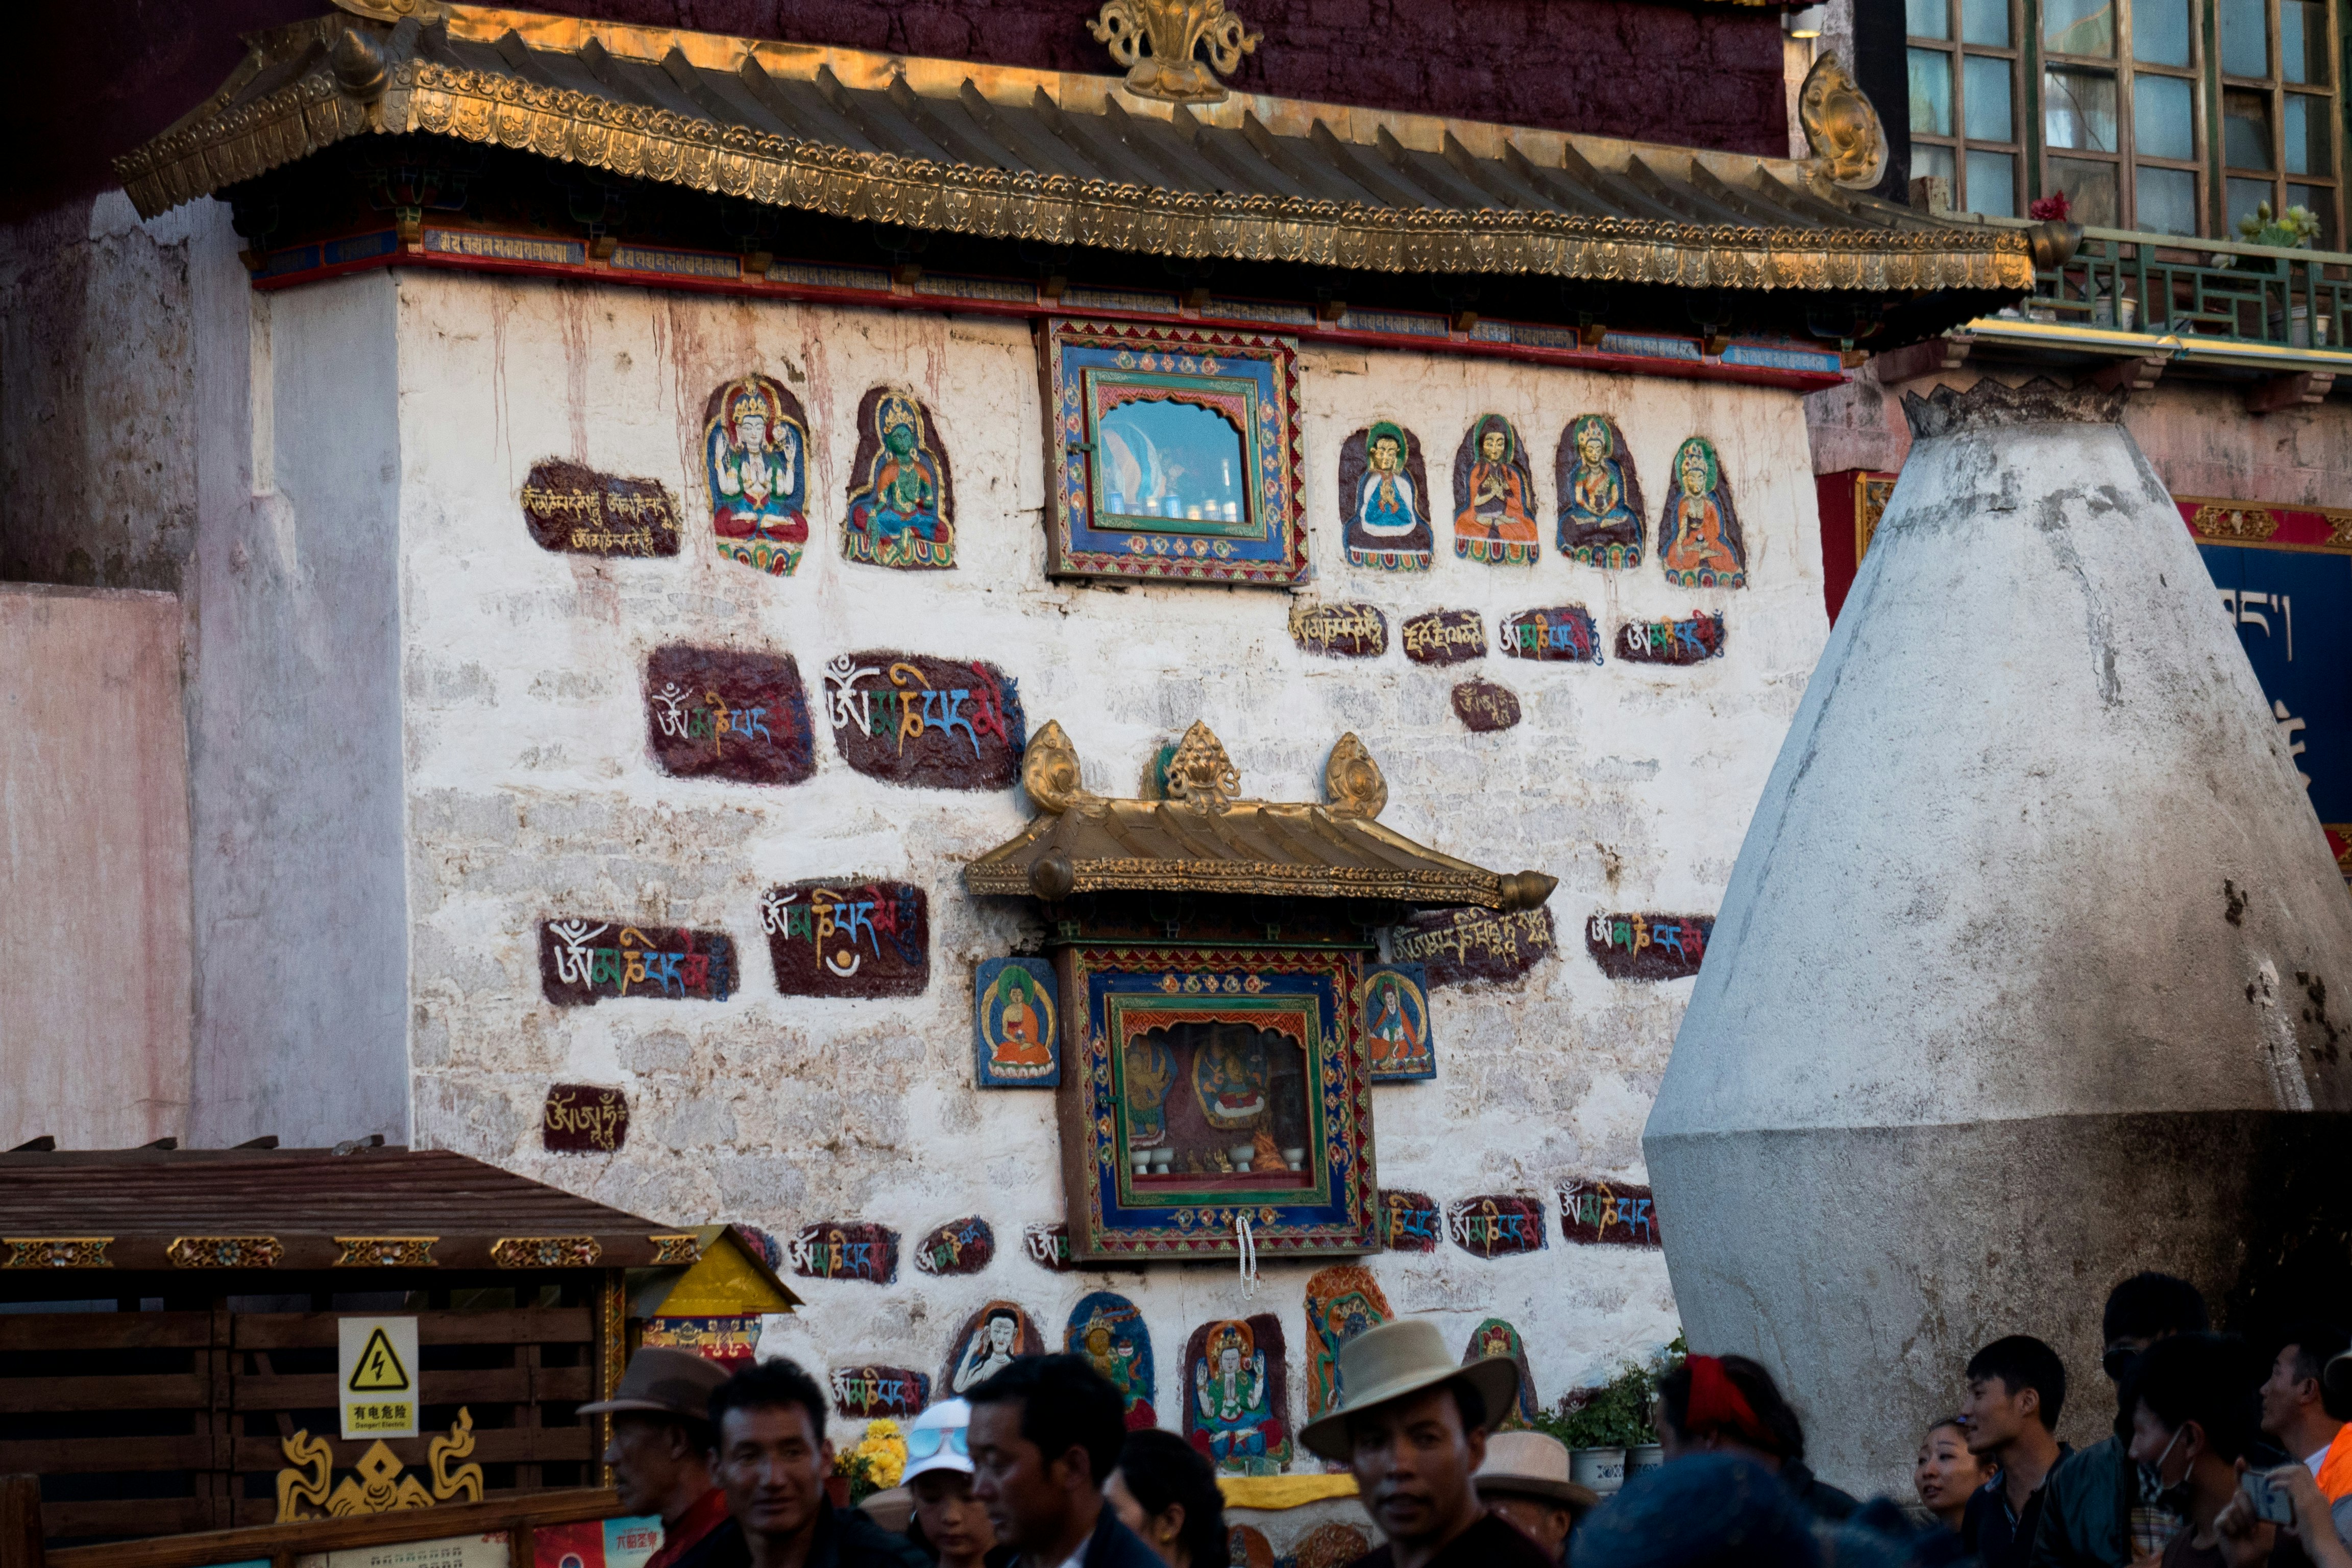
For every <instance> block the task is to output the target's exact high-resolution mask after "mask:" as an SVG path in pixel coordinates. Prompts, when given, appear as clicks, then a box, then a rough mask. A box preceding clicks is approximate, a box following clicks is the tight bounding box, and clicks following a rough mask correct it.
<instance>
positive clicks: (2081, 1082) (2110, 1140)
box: [1643, 380, 2352, 1500]
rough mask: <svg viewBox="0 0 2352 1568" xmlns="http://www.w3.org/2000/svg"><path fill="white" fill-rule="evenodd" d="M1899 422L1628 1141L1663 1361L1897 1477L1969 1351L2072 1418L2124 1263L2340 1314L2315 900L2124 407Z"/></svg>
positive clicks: (2306, 834) (1955, 1398)
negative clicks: (2027, 1345) (2025, 1372)
mask: <svg viewBox="0 0 2352 1568" xmlns="http://www.w3.org/2000/svg"><path fill="white" fill-rule="evenodd" d="M1906 403H1907V407H1906V412H1908V414H1909V415H1910V417H1911V422H1912V426H1913V430H1914V434H1915V436H1916V444H1915V446H1914V447H1913V448H1912V451H1911V456H1910V458H1909V460H1908V461H1907V462H1906V465H1905V466H1904V468H1903V475H1902V479H1901V480H1900V482H1899V483H1898V484H1897V485H1896V487H1895V494H1894V497H1893V499H1892V500H1891V501H1890V503H1889V504H1888V506H1887V509H1886V512H1885V518H1884V519H1883V521H1881V523H1880V525H1879V528H1878V531H1877V532H1876V534H1875V535H1874V538H1873V540H1872V542H1871V547H1870V552H1869V554H1868V555H1867V556H1866V557H1865V559H1864V563H1863V566H1862V570H1861V573H1860V574H1859V575H1858V576H1857V577H1856V579H1855V581H1854V584H1853V592H1852V595H1851V596H1850V597H1849V598H1848V599H1847V601H1846V605H1845V609H1844V613H1843V616H1842V617H1841V618H1840V620H1839V622H1838V625H1837V626H1836V629H1835V630H1834V631H1833V632H1832V635H1831V637H1830V640H1829V644H1828V647H1826V649H1825V650H1824V651H1823V653H1822V660H1821V664H1820V667H1819V668H1817V669H1816V670H1815V672H1814V674H1813V677H1812V679H1811V683H1810V684H1809V686H1808V687H1807V689H1806V693H1805V697H1804V700H1803V702H1802V704H1801V707H1800V708H1799V710H1798V712H1797V716H1796V719H1795V721H1794V723H1793V725H1792V727H1791V729H1790V733H1789V737H1788V740H1787V742H1785V744H1784V745H1783V746H1782V748H1781V751H1780V759H1779V761H1778V763H1776V764H1775V766H1774V769H1773V772H1772V774H1771V777H1770V779H1769V781H1768V783H1767V784H1766V786H1765V790H1764V795H1763V798H1762V800H1761V802H1760V803H1759V805H1758V807H1757V811H1756V816H1755V819H1754V821H1753V822H1752V823H1751V824H1750V826H1749V827H1748V837H1747V839H1746V841H1745V843H1744V844H1743V846H1742V847H1741V850H1740V854H1739V859H1738V864H1737V866H1736V867H1735V868H1734V869H1733V872H1732V876H1731V881H1730V885H1729V887H1728V889H1727V891H1726V894H1725V898H1724V903H1723V907H1722V910H1721V912H1720V916H1719V919H1718V921H1717V926H1716V931H1715V938H1714V941H1713V942H1712V943H1711V944H1710V946H1709V948H1708V951H1707V955H1706V965H1705V967H1704V968H1703V969H1702V970H1701V971H1700V973H1699V977H1698V982H1697V986H1696V991H1695V992H1694V994H1693V996H1692V999H1691V1004H1690V1007H1689V1010H1688V1012H1687V1014H1686V1015H1685V1017H1684V1020H1683V1024H1682V1028H1681V1031H1680V1033H1679V1035H1678V1036H1677V1037H1676V1039H1675V1049H1674V1055H1673V1058H1672V1059H1671V1061H1670V1062H1669V1064H1668V1066H1667V1068H1666V1073H1665V1078H1664V1083H1663V1084H1662V1086H1661V1088H1660V1090H1659V1094H1658V1099H1657V1101H1656V1104H1655V1106H1654V1109H1653V1110H1652V1112H1651V1115H1650V1121H1649V1125H1648V1129H1647V1131H1646V1133H1645V1136H1644V1141H1643V1147H1644V1151H1645V1152H1646V1155H1647V1158H1648V1163H1649V1169H1650V1174H1651V1179H1652V1183H1653V1185H1654V1188H1655V1190H1656V1194H1657V1203H1658V1212H1659V1215H1660V1217H1661V1220H1662V1222H1663V1224H1662V1228H1663V1230H1664V1235H1665V1237H1666V1256H1667V1264H1668V1267H1669V1269H1670V1271H1671V1273H1672V1275H1673V1279H1674V1288H1675V1299H1676V1300H1677V1302H1678V1303H1679V1304H1680V1306H1681V1309H1682V1312H1683V1321H1684V1323H1685V1328H1686V1329H1687V1331H1688V1334H1689V1340H1690V1343H1691V1344H1692V1346H1693V1347H1694V1348H1695V1349H1698V1350H1703V1351H1709V1352H1740V1353H1743V1354H1747V1355H1751V1356H1754V1357H1756V1358H1757V1359H1759V1361H1761V1362H1763V1363H1765V1364H1766V1365H1767V1366H1768V1367H1769V1368H1770V1369H1771V1370H1772V1372H1773V1373H1774V1375H1775V1376H1776V1377H1778V1378H1780V1380H1781V1382H1782V1384H1783V1387H1784V1388H1785V1389H1786V1390H1787V1391H1788V1392H1789V1393H1790V1395H1791V1398H1792V1400H1793V1401H1794V1403H1795V1404H1796V1405H1797V1406H1798V1408H1799V1410H1800V1411H1801V1414H1802V1415H1804V1417H1805V1419H1806V1422H1807V1428H1808V1432H1809V1434H1810V1436H1811V1447H1810V1452H1809V1455H1808V1458H1809V1461H1810V1462H1811V1465H1812V1467H1813V1468H1814V1469H1815V1470H1816V1471H1818V1472H1819V1473H1821V1474H1822V1476H1824V1477H1825V1478H1826V1479H1830V1480H1832V1481H1835V1482H1838V1483H1839V1484H1842V1485H1844V1486H1847V1487H1849V1488H1853V1489H1858V1490H1861V1491H1863V1492H1864V1493H1865V1495H1866V1494H1867V1493H1868V1492H1871V1491H1885V1492H1889V1493H1892V1494H1893V1495H1895V1496H1898V1497H1901V1498H1904V1499H1906V1500H1907V1499H1908V1498H1909V1496H1910V1491H1909V1483H1908V1474H1907V1473H1908V1470H1909V1467H1910V1463H1911V1458H1912V1455H1913V1453H1914V1451H1915V1450H1916V1446H1917V1444H1918V1441H1919V1438H1920V1436H1922V1435H1923V1433H1924V1431H1925V1429H1926V1428H1927V1426H1928V1424H1929V1423H1930V1422H1932V1421H1933V1420H1935V1419H1936V1418H1937V1417H1939V1416H1944V1415H1949V1414H1951V1413H1952V1411H1953V1410H1954V1409H1955V1408H1956V1407H1957V1406H1958V1403H1959V1400H1960V1397H1961V1395H1962V1394H1963V1393H1964V1392H1965V1390H1964V1387H1963V1379H1962V1375H1961V1372H1962V1368H1963V1366H1964V1365H1965V1364H1966V1363H1967V1360H1968V1358H1969V1354H1970V1352H1973V1351H1974V1350H1976V1349H1977V1348H1978V1347H1979V1346H1981V1345H1983V1344H1985V1343H1988V1342H1990V1341H1992V1340H1993V1339H1996V1338H1998V1337H2000V1336H2001V1335H2003V1334H2011V1333H2031V1334H2033V1335H2036V1336H2038V1337H2040V1338H2042V1339H2044V1340H2047V1341H2048V1342H2050V1343H2052V1344H2053V1345H2054V1346H2055V1347H2056V1348H2057V1349H2058V1351H2059V1352H2060V1354H2061V1355H2062V1356H2063V1357H2064V1359H2065V1362H2066V1364H2067V1368H2068V1371H2069V1373H2070V1377H2071V1380H2072V1383H2071V1392H2070V1394H2069V1397H2068V1401H2067V1408H2066V1410H2065V1413H2064V1415H2063V1419H2062V1421H2061V1424H2060V1435H2061V1436H2065V1437H2069V1438H2072V1439H2073V1440H2074V1441H2076V1442H2078V1443H2079V1442H2082V1441H2085V1440H2095V1439H2096V1438H2097V1437H2099V1436H2105V1433H2106V1430H2107V1428H2108V1424H2109V1422H2110V1420H2111V1419H2112V1417H2113V1415H2114V1414H2115V1400H2114V1394H2113V1390H2112V1389H2111V1387H2110V1386H2109V1385H2108V1384H2107V1382H2106V1380H2105V1378H2104V1377H2103V1376H2102V1375H2101V1374H2100V1372H2099V1353H2100V1349H2101V1345H2100V1322H2099V1320H2100V1312H2101V1309H2102V1307H2103V1305H2104V1303H2105V1296H2106V1293H2107V1291H2108V1289H2110V1288H2111V1287H2112V1286H2113V1285H2114V1284H2115V1283H2116V1281H2117V1280H2119V1279H2123V1278H2124V1277H2126V1276H2127V1275H2129V1274H2131V1273H2134V1272H2137V1271H2138V1270H2140V1269H2143V1268H2159V1269H2164V1270H2166V1271H2168V1272H2171V1273H2177V1274H2181V1275H2184V1276H2186V1277H2188V1278H2189V1279H2193V1280H2195V1281H2196V1282H2197V1283H2198V1284H2199V1285H2200V1287H2202V1288H2204V1289H2205V1290H2206V1291H2207V1293H2208V1296H2209V1299H2210V1300H2212V1301H2213V1302H2214V1304H2215V1306H2216V1309H2217V1311H2218V1312H2219V1314H2220V1315H2221V1316H2222V1317H2224V1318H2226V1319H2228V1320H2230V1321H2234V1322H2239V1323H2245V1322H2249V1321H2252V1319H2253V1318H2255V1317H2257V1316H2259V1315H2261V1314H2262V1313H2263V1312H2264V1311H2265V1310H2273V1309H2275V1308H2277V1307H2279V1306H2281V1305H2283V1304H2287V1303H2289V1301H2290V1299H2294V1300H2306V1299H2309V1298H2307V1297H2305V1296H2303V1295H2301V1292H2304V1291H2306V1290H2309V1289H2313V1288H2315V1287H2316V1288H2319V1289H2330V1290H2333V1291H2334V1292H2335V1300H2336V1302H2337V1303H2338V1304H2339V1305H2340V1303H2341V1302H2343V1301H2344V1300H2352V1294H2347V1287H2348V1286H2352V1250H2347V1246H2346V1238H2347V1236H2352V1219H2348V1218H2347V1206H2348V1205H2347V1199H2346V1197H2345V1196H2343V1195H2342V1194H2343V1193H2344V1191H2345V1189H2347V1188H2352V1182H2347V1180H2346V1179H2345V1178H2344V1174H2343V1172H2344V1168H2345V1165H2346V1162H2347V1157H2352V1114H2347V1112H2352V1060H2347V1051H2352V1034H2347V1031H2352V899H2347V895H2346V889H2345V886H2344V882H2343V879H2342V878H2341V876H2340V875H2339V873H2338V872H2337V869H2336V864H2335V861H2334V858H2333V857H2332V855H2331V854H2330V853H2329V851H2328V848H2327V846H2326V839H2325V837H2323V835H2322V834H2321V832H2320V828H2319V824H2318V821H2317V819H2316V818H2315V816H2314V815H2313V813H2312V809H2311V806H2310V805H2309V804H2308V802H2307V801H2306V799H2305V795H2304V792H2303V789H2302V786H2301V784H2300V783H2299V781H2298V780H2297V777H2296V774H2295V770H2294V765H2293V763H2292V762H2291V760H2290V758H2289V756H2288V753H2287V752H2286V749H2285V745H2284V742H2282V741H2281V739H2280V737H2279V734H2278V731H2277V729H2276V727H2275V725H2274V724H2273V721H2272V720H2271V718H2270V714H2269V711H2268V709H2267V706H2266V704H2265V702H2264V700H2263V695H2262V691H2261V689H2260V688H2259V687H2258V686H2257V685H2256V683H2255V679H2254V674H2253V671H2252V668H2251V666H2250V665H2249V664H2248V663H2247V660H2246V656H2245V653H2244V651H2243V649H2242V647H2241V646H2240V644H2239V641H2238V637H2237V635H2236V633H2235V631H2234V630H2233V629H2232V627H2231V625H2230V623H2229V621H2228V619H2227V618H2226V617H2225V616H2224V615H2223V614H2222V612H2221V609H2220V607H2219V605H2218V604H2217V601H2216V595H2215V592H2214V589H2213V586H2212V582H2211V579H2210V576H2209V574H2207V572H2206V569H2205V566H2204V564H2203V563H2202V562H2201V561H2200V558H2199V556H2198V554H2197V551H2196V547H2195V545H2194V543H2193V542H2191V540H2190V538H2189V534H2188V531H2186V530H2185V529H2183V528H2182V526H2181V523H2180V518H2179V512H2178V511H2177V510H2175V509H2174V507H2173V504H2172V500H2171V498H2170V497H2169V496H2168V494H2167V493H2166V490H2165V488H2164V486H2163V484H2162V483H2161V482H2160V481H2159V480H2158V477H2157V475H2156V473H2155V471H2154V470H2153V469H2152V468H2150V467H2149V465H2148V463H2147V458H2145V457H2143V456H2142V455H2141V453H2140V451H2139V448H2138V447H2137V445H2136V444H2135V443H2134V442H2133V440H2132V438H2131V437H2130V435H2129V434H2128V433H2126V430H2125V429H2124V428H2123V426H2121V425H2120V424H2118V423H2116V416H2117V415H2118V414H2119V412H2120V408H2121V395H2119V394H2115V395H2109V394H2099V393H2094V392H2090V391H2087V390H2085V391H2077V392H2065V391H2062V390H2061V389H2059V388H2057V387H2056V386H2054V385H2053V384H2049V383H2047V382H2038V383H2035V384H2031V385H2028V386H2026V387H2024V388H2021V389H2011V388H2009V387H2006V386H2003V385H2001V384H1999V383H1996V382H1993V381H1990V380H1986V381H1983V382H1980V383H1979V384H1977V386H1976V387H1974V388H1973V389H1972V390H1970V391H1969V392H1968V393H1966V394H1959V395H1956V394H1954V393H1952V392H1951V391H1950V390H1949V389H1945V388H1939V389H1938V390H1937V393H1936V395H1935V396H1934V397H1933V398H1932V399H1920V398H1918V397H1916V395H1915V396H1913V397H1911V398H1909V399H1907V400H1906Z"/></svg>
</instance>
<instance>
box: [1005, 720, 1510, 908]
mask: <svg viewBox="0 0 2352 1568" xmlns="http://www.w3.org/2000/svg"><path fill="white" fill-rule="evenodd" d="M1021 783H1022V784H1023V786H1024V788H1026V789H1027V790H1028V792H1029V798H1030V799H1032V800H1033V801H1034V802H1036V804H1037V808H1038V815H1037V816H1036V818H1035V819H1034V821H1032V822H1031V823H1030V824H1029V826H1027V827H1026V828H1024V829H1023V830H1022V832H1021V834H1020V835H1019V836H1018V837H1014V838H1012V839H1010V840H1008V841H1006V842H1005V843H1003V844H1000V845H998V846H997V847H995V848H993V849H992V850H990V851H989V852H988V853H987V854H985V855H982V857H980V858H978V859H977V860H974V861H972V862H971V864H970V865H968V866H966V867H965V868H964V873H963V879H964V886H965V887H966V888H968V889H971V891H972V892H975V893H994V894H1005V895H1014V896H1018V895H1024V894H1025V895H1028V896H1031V897H1034V898H1040V899H1044V900H1047V901H1048V902H1055V903H1058V902H1059V901H1061V900H1064V899H1066V898H1068V897H1070V896H1071V895H1072V894H1073V893H1097V892H1113V891H1149V892H1190V893H1235V894H1256V895H1261V896H1270V897H1291V898H1308V899H1379V900H1395V901H1400V902H1404V903H1411V904H1439V905H1444V904H1470V905H1475V906H1476V907H1478V908H1480V909H1488V910H1520V909H1534V908H1536V907H1537V906H1538V905H1539V904H1541V903H1542V902H1543V901H1544V900H1546V899H1548V898H1549V897H1550V896H1551V890H1552V888H1553V887H1554V886H1555V885H1556V884H1555V881H1554V879H1552V878H1550V877H1547V876H1545V875H1544V874H1543V873H1542V872H1540V871H1520V872H1517V873H1514V874H1509V875H1506V874H1503V873H1499V872H1495V871H1489V870H1486V869H1484V868H1481V867H1477V866H1474V865H1472V864H1470V862H1468V861H1467V860H1456V859H1454V858H1453V857H1452V856H1450V855H1441V854H1439V853H1438V852H1437V851H1436V850H1434V849H1431V848H1427V847H1424V846H1422V845H1419V844H1415V843H1414V842H1413V841H1412V839H1410V838H1407V837H1405V836H1404V835H1402V833H1396V832H1392V831H1391V830H1390V829H1388V828H1385V827H1382V826H1381V825H1380V824H1379V823H1378V822H1375V821H1374V820H1373V818H1374V817H1376V816H1379V815H1380V813H1381V807H1382V806H1384V805H1387V804H1388V784H1387V782H1386V781H1385V780H1383V779H1382V778H1381V770H1380V764H1378V763H1375V762H1373V761H1372V758H1371V753H1370V752H1367V751H1366V750H1365V749H1364V743H1363V742H1361V741H1360V740H1358V739H1357V738H1356V737H1355V736H1354V735H1352V734H1348V735H1342V736H1340V737H1339V744H1337V745H1336V746H1333V747H1332V748H1331V759H1330V762H1329V763H1328V764H1327V765H1326V766H1325V768H1324V770H1323V786H1324V790H1325V793H1326V794H1328V795H1329V796H1330V800H1329V802H1328V804H1327V805H1311V804H1299V805H1293V804H1289V803H1286V802H1281V803H1278V802H1274V801H1264V800H1243V799H1239V798H1236V793H1235V792H1236V791H1238V790H1239V789H1240V787H1241V774H1240V773H1239V772H1238V771H1237V770H1236V769H1235V768H1234V765H1233V763H1232V762H1231V761H1230V760H1229V759H1228V758H1227V757H1226V755H1225V749H1224V747H1223V745H1221V744H1219V743H1218V741H1217V738H1216V736H1214V735H1213V734H1211V733H1210V732H1209V727H1208V726H1207V725H1206V724H1197V723H1196V724H1194V725H1193V726H1192V728H1191V729H1190V730H1187V731H1185V732H1184V738H1183V740H1182V741H1181V742H1179V743H1178V745H1177V747H1176V752H1175V755H1174V756H1173V757H1171V759H1170V760H1169V763H1168V795H1169V798H1168V799H1166V800H1107V799H1105V798H1103V797H1102V796H1100V795H1089V794H1088V793H1087V791H1086V790H1085V789H1083V788H1082V787H1080V785H1079V783H1078V754H1077V752H1076V749H1074V748H1073V747H1072V746H1071V744H1070V741H1069V737H1068V736H1066V735H1065V734H1064V733H1063V732H1062V727H1061V726H1060V725H1059V724H1055V723H1048V724H1047V725H1046V726H1045V728H1044V729H1042V730H1040V731H1037V733H1036V734H1035V735H1034V736H1032V737H1031V738H1030V741H1029V746H1028V750H1027V751H1026V752H1025V753H1024V755H1023V758H1022V763H1021Z"/></svg>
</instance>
